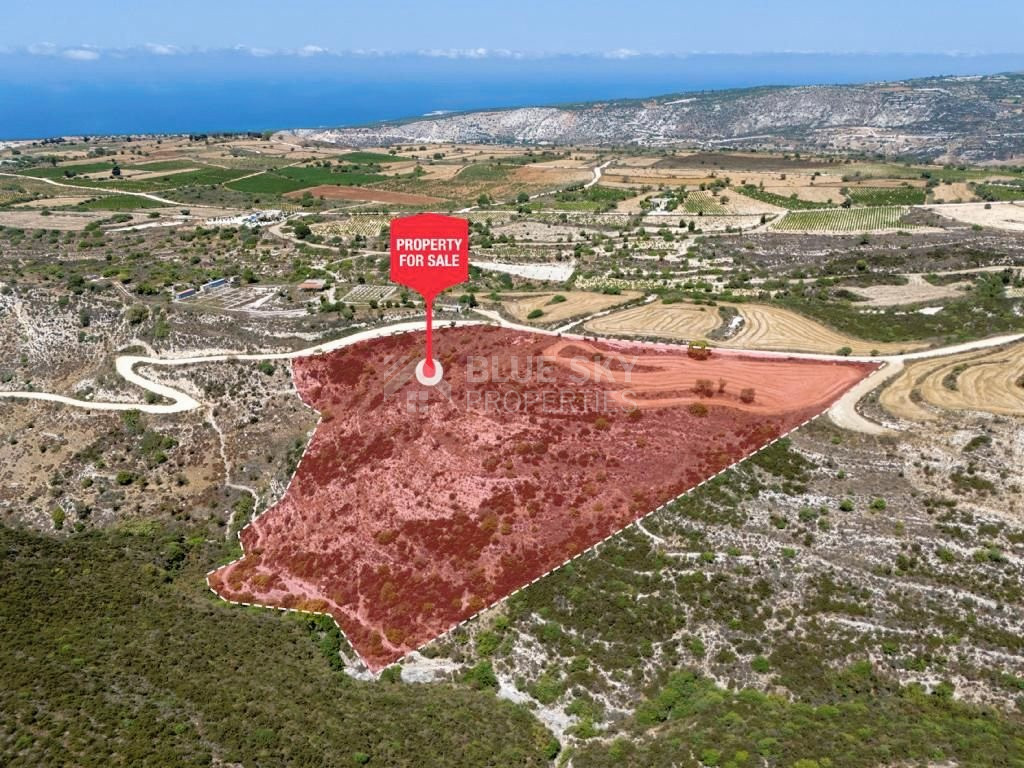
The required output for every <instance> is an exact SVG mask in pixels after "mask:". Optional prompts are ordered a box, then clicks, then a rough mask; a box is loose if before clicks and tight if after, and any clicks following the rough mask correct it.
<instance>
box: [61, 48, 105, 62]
mask: <svg viewBox="0 0 1024 768" xmlns="http://www.w3.org/2000/svg"><path fill="white" fill-rule="evenodd" d="M60 55H61V56H63V57H64V58H65V59H71V60H72V61H96V59H98V58H99V57H100V54H99V52H98V51H93V50H90V49H89V48H68V49H67V50H65V51H61V54H60Z"/></svg>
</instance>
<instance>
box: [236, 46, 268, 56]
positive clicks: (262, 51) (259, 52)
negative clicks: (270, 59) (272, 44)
mask: <svg viewBox="0 0 1024 768" xmlns="http://www.w3.org/2000/svg"><path fill="white" fill-rule="evenodd" d="M235 50H236V51H241V52H242V53H248V54H249V55H250V56H256V57H258V58H262V57H264V56H273V55H274V54H276V53H278V51H274V50H271V49H270V48H253V47H251V46H248V45H236V46H235Z"/></svg>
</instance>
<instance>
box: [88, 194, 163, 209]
mask: <svg viewBox="0 0 1024 768" xmlns="http://www.w3.org/2000/svg"><path fill="white" fill-rule="evenodd" d="M75 207H76V208H80V209H82V210H85V211H134V210H138V209H141V208H164V207H166V203H161V202H158V201H156V200H151V199H149V198H147V197H139V196H138V195H118V194H113V195H104V196H103V197H94V198H93V199H91V200H86V201H84V202H81V203H79V204H78V205H77V206H75Z"/></svg>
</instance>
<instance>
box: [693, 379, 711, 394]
mask: <svg viewBox="0 0 1024 768" xmlns="http://www.w3.org/2000/svg"><path fill="white" fill-rule="evenodd" d="M693 391H694V392H696V393H697V394H698V395H700V396H701V397H712V396H714V394H715V385H714V383H713V382H712V381H711V379H697V383H696V384H694V385H693Z"/></svg>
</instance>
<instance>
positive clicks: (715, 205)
mask: <svg viewBox="0 0 1024 768" xmlns="http://www.w3.org/2000/svg"><path fill="white" fill-rule="evenodd" d="M683 210H685V211H686V212H687V213H700V214H709V215H718V214H723V213H728V212H729V211H728V209H727V208H726V207H725V206H724V205H723V204H722V203H721V201H720V200H718V199H717V198H716V197H714V196H713V195H712V194H711V193H710V192H701V191H697V192H690V193H688V194H687V195H686V199H685V200H684V201H683Z"/></svg>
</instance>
